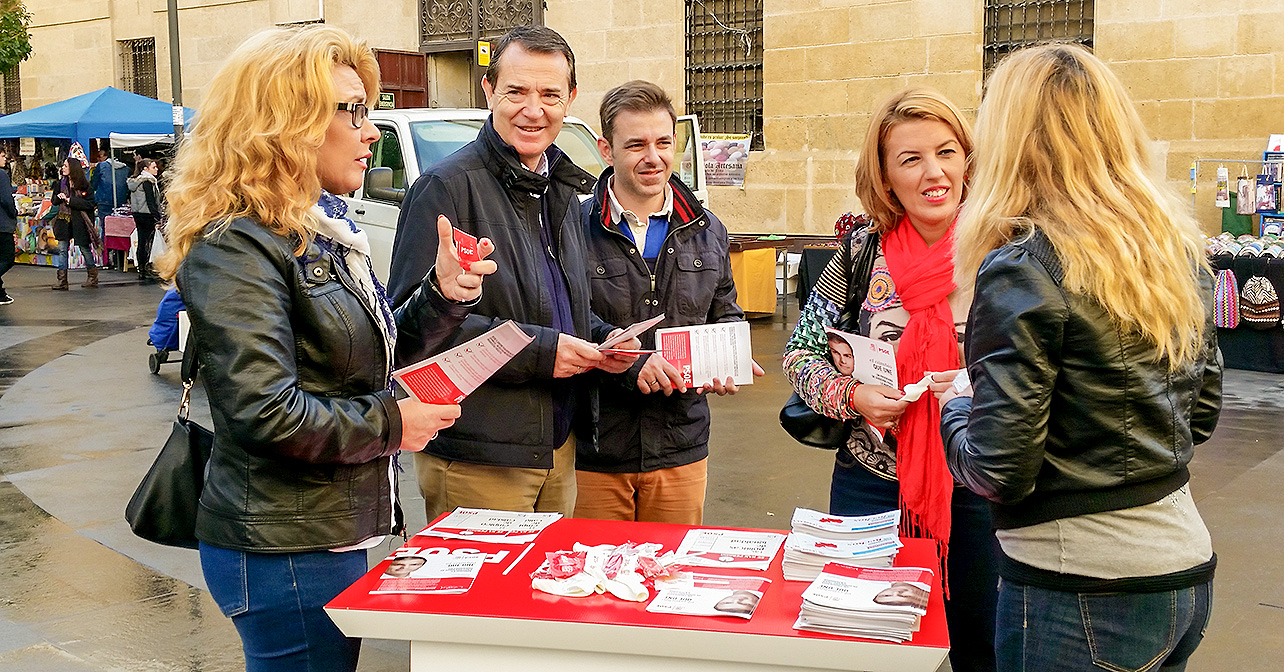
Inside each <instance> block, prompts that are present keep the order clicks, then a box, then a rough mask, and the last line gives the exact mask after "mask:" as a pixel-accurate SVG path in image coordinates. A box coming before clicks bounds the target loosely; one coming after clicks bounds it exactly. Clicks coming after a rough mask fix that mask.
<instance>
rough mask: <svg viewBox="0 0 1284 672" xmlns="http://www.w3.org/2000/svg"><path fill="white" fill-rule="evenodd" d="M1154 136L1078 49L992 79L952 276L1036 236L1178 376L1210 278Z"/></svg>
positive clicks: (1071, 282)
mask: <svg viewBox="0 0 1284 672" xmlns="http://www.w3.org/2000/svg"><path fill="white" fill-rule="evenodd" d="M1149 144H1150V141H1149V138H1148V137H1147V135H1146V129H1145V128H1144V127H1143V125H1142V123H1141V118H1140V117H1139V116H1138V115H1137V110H1136V108H1135V107H1134V106H1133V104H1132V102H1131V101H1130V100H1129V98H1128V94H1127V92H1126V91H1125V90H1124V88H1123V85H1122V84H1121V83H1120V82H1119V80H1118V78H1116V77H1115V76H1114V74H1113V73H1111V72H1110V69H1109V68H1107V67H1106V65H1105V64H1104V63H1102V62H1101V61H1100V60H1099V59H1097V57H1095V56H1093V55H1092V54H1091V53H1090V52H1089V51H1088V50H1087V49H1085V48H1083V47H1081V46H1078V45H1073V44H1050V45H1043V46H1037V47H1030V48H1027V49H1023V50H1021V51H1018V52H1016V53H1014V54H1012V55H1011V56H1008V57H1007V58H1005V59H1004V60H1003V62H1002V63H1000V64H999V67H998V68H997V69H996V70H995V71H994V74H993V75H991V77H990V81H989V84H988V92H987V93H986V95H985V100H984V101H982V103H981V109H980V113H979V115H978V118H977V152H976V158H975V161H974V169H973V176H972V195H971V197H970V198H969V199H968V201H967V203H966V204H965V205H964V206H963V213H962V215H961V216H960V217H959V223H958V227H957V229H956V231H955V238H956V244H957V247H956V253H955V262H954V263H955V266H954V268H955V279H956V282H957V283H958V285H959V286H960V287H964V286H972V285H973V284H975V282H976V273H977V270H978V269H979V268H980V266H981V263H982V261H983V260H984V259H985V256H986V255H987V254H989V253H990V252H991V251H993V250H995V249H997V248H999V247H1000V246H1002V245H1004V244H1006V243H1007V242H1009V241H1011V240H1013V239H1015V238H1019V237H1021V236H1024V235H1027V234H1028V233H1029V232H1030V231H1032V230H1033V229H1038V230H1040V231H1042V232H1043V233H1044V234H1045V235H1046V236H1047V237H1048V239H1049V240H1050V241H1051V242H1052V244H1053V246H1054V247H1056V249H1057V253H1058V255H1059V256H1060V258H1061V262H1062V267H1063V269H1064V271H1065V281H1064V286H1065V288H1066V289H1067V290H1069V291H1071V292H1075V293H1081V294H1087V295H1088V296H1091V297H1092V298H1093V299H1094V300H1096V301H1097V302H1098V303H1100V304H1101V305H1102V306H1103V307H1104V308H1105V309H1106V311H1107V312H1108V313H1109V314H1110V316H1111V317H1112V318H1113V319H1114V320H1115V321H1116V322H1117V323H1118V324H1120V325H1121V326H1122V327H1123V328H1124V329H1128V330H1133V331H1135V332H1137V333H1139V334H1140V335H1141V336H1142V337H1143V338H1145V339H1146V340H1147V341H1149V342H1150V343H1153V344H1154V346H1155V348H1156V350H1157V352H1156V357H1157V358H1162V357H1167V358H1168V360H1169V365H1170V366H1171V367H1173V368H1177V367H1178V366H1180V365H1181V364H1183V363H1187V362H1190V361H1193V360H1194V359H1195V358H1196V357H1198V356H1199V355H1200V353H1201V349H1202V343H1203V330H1204V319H1205V310H1206V309H1205V306H1204V303H1203V301H1202V299H1201V298H1200V293H1199V283H1198V274H1199V273H1201V272H1207V261H1206V260H1205V259H1204V254H1203V242H1202V238H1201V236H1200V232H1199V226H1198V224H1197V223H1196V222H1195V219H1194V217H1192V216H1191V214H1190V212H1189V209H1188V207H1187V205H1186V204H1185V203H1183V202H1182V201H1181V200H1180V199H1178V197H1177V195H1176V194H1175V193H1173V192H1172V190H1170V189H1169V188H1168V187H1167V186H1166V185H1164V184H1163V183H1162V182H1160V181H1158V180H1157V179H1156V178H1155V177H1154V176H1152V171H1151V166H1150V148H1149Z"/></svg>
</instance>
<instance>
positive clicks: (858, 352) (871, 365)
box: [825, 327, 900, 390]
mask: <svg viewBox="0 0 1284 672" xmlns="http://www.w3.org/2000/svg"><path fill="white" fill-rule="evenodd" d="M825 336H826V338H827V339H828V341H829V358H830V360H831V361H832V362H833V363H834V368H835V369H837V370H838V372H839V373H841V374H843V375H844V376H851V377H852V378H855V379H856V380H857V381H858V382H860V383H863V384H865V385H885V386H887V387H890V388H892V389H894V390H899V389H900V385H898V384H897V380H896V350H895V348H893V347H892V344H891V343H886V342H883V341H880V340H878V339H874V338H869V337H868V336H861V335H860V334H852V333H848V332H846V331H839V330H837V329H834V328H832V327H825Z"/></svg>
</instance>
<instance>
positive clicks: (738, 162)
mask: <svg viewBox="0 0 1284 672" xmlns="http://www.w3.org/2000/svg"><path fill="white" fill-rule="evenodd" d="M752 138H753V136H752V135H751V134H748V133H743V134H742V133H703V134H701V139H700V148H701V151H702V152H703V154H704V181H705V184H708V185H709V186H712V187H743V186H744V184H745V164H747V163H749V141H750V140H751V139H752Z"/></svg>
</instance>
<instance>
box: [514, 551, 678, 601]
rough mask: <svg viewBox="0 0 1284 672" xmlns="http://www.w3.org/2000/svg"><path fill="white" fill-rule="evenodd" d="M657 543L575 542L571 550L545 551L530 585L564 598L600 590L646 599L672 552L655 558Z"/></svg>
mask: <svg viewBox="0 0 1284 672" xmlns="http://www.w3.org/2000/svg"><path fill="white" fill-rule="evenodd" d="M660 548H661V545H660V544H654V543H645V544H635V543H633V542H627V543H624V544H620V545H618V546H614V545H610V544H606V545H601V546H588V545H585V544H575V548H574V550H571V551H557V552H555V553H548V554H547V555H546V556H545V559H544V563H543V564H541V565H540V566H539V569H536V570H535V571H534V572H533V573H532V574H531V588H534V589H535V590H538V591H541V592H545V593H549V594H551V595H561V596H563V597H587V596H589V595H596V594H600V593H610V594H611V595H613V596H615V597H617V598H619V599H621V600H627V601H629V602H645V601H646V600H647V599H648V598H650V596H651V590H650V589H651V588H653V587H654V581H655V579H656V578H657V577H662V576H668V575H669V572H670V570H669V567H670V565H671V564H673V560H674V558H673V554H672V552H670V553H667V554H665V555H664V556H663V557H656V553H657V552H659V550H660Z"/></svg>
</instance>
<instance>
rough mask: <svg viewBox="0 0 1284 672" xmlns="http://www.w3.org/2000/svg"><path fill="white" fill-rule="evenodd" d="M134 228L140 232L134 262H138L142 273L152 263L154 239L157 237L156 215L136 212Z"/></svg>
mask: <svg viewBox="0 0 1284 672" xmlns="http://www.w3.org/2000/svg"><path fill="white" fill-rule="evenodd" d="M134 228H135V229H137V230H138V250H137V251H136V252H135V258H134V261H136V262H138V270H139V271H140V272H141V271H143V270H146V269H147V265H148V264H150V263H151V261H152V239H153V237H155V235H156V215H153V214H151V213H147V212H135V213H134Z"/></svg>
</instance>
